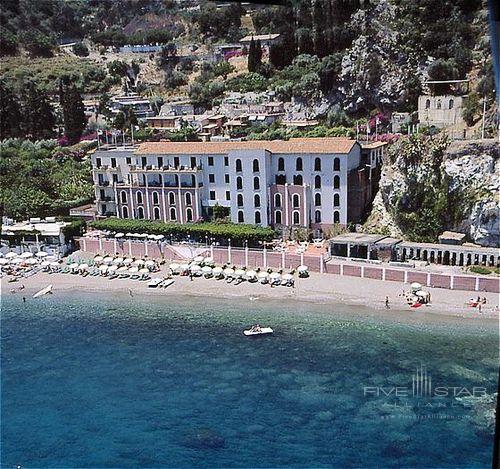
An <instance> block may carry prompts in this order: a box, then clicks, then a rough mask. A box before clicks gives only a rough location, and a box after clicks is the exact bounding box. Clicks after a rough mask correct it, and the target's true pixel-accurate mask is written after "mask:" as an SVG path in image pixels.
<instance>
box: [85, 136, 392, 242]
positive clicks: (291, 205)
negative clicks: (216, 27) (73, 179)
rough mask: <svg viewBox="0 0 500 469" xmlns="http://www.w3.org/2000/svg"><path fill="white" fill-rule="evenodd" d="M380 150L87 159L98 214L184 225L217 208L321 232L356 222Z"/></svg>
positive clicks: (197, 152) (289, 145)
mask: <svg viewBox="0 0 500 469" xmlns="http://www.w3.org/2000/svg"><path fill="white" fill-rule="evenodd" d="M382 152H383V144H381V145H376V144H375V145H374V144H371V145H367V146H366V147H364V148H362V147H361V145H360V143H358V142H357V141H355V140H351V139H347V138H310V139H305V138H304V139H291V140H289V141H278V140H273V141H246V142H182V143H177V142H148V143H143V144H140V145H139V146H136V147H114V148H109V149H105V148H104V149H100V150H97V151H95V152H94V153H93V155H92V171H93V178H94V184H95V195H96V204H97V211H98V216H116V217H118V218H132V219H151V220H161V221H165V222H179V223H187V222H194V221H197V220H199V219H201V218H205V219H206V218H209V217H210V216H211V214H212V211H213V207H214V206H215V205H217V204H218V205H220V206H223V207H227V209H229V214H230V219H231V221H232V222H234V223H248V224H257V225H261V226H272V227H274V228H290V227H303V228H310V229H312V230H314V231H316V232H317V233H321V232H322V231H323V230H325V229H327V228H329V227H331V226H332V225H334V224H336V223H338V224H342V225H345V224H347V223H348V222H357V221H358V220H359V218H360V216H361V214H362V212H363V210H364V209H365V208H366V206H367V205H368V204H369V203H370V202H371V200H372V198H373V195H374V194H373V189H374V187H375V185H376V183H377V181H375V179H376V177H378V174H379V171H378V169H379V167H380V164H381V160H382Z"/></svg>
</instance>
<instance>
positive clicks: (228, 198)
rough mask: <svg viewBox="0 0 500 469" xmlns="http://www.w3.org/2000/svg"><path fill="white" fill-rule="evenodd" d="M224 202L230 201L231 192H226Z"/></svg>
mask: <svg viewBox="0 0 500 469" xmlns="http://www.w3.org/2000/svg"><path fill="white" fill-rule="evenodd" d="M226 200H231V192H230V191H226Z"/></svg>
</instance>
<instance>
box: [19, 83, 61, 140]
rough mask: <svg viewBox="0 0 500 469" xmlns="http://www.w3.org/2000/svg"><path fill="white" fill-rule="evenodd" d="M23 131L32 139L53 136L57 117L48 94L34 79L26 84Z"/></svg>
mask: <svg viewBox="0 0 500 469" xmlns="http://www.w3.org/2000/svg"><path fill="white" fill-rule="evenodd" d="M22 115H23V126H22V128H23V133H24V135H25V136H26V137H31V138H32V139H35V140H37V139H41V138H51V137H52V136H53V135H54V126H55V123H56V119H55V116H54V111H53V109H52V106H51V105H50V102H49V100H48V97H47V95H46V94H45V93H44V92H43V91H42V90H40V89H38V88H37V87H36V86H35V84H34V83H33V82H32V81H28V82H27V83H26V85H25V86H24V99H23V107H22Z"/></svg>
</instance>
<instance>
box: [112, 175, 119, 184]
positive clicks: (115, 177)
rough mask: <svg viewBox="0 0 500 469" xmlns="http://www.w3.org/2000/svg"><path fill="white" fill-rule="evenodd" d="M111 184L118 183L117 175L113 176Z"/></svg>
mask: <svg viewBox="0 0 500 469" xmlns="http://www.w3.org/2000/svg"><path fill="white" fill-rule="evenodd" d="M113 182H115V183H116V182H118V174H113Z"/></svg>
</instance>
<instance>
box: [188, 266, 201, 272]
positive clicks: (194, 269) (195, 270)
mask: <svg viewBox="0 0 500 469" xmlns="http://www.w3.org/2000/svg"><path fill="white" fill-rule="evenodd" d="M189 270H191V272H200V271H201V270H202V269H201V267H200V266H199V265H198V264H192V265H191V266H189Z"/></svg>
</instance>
